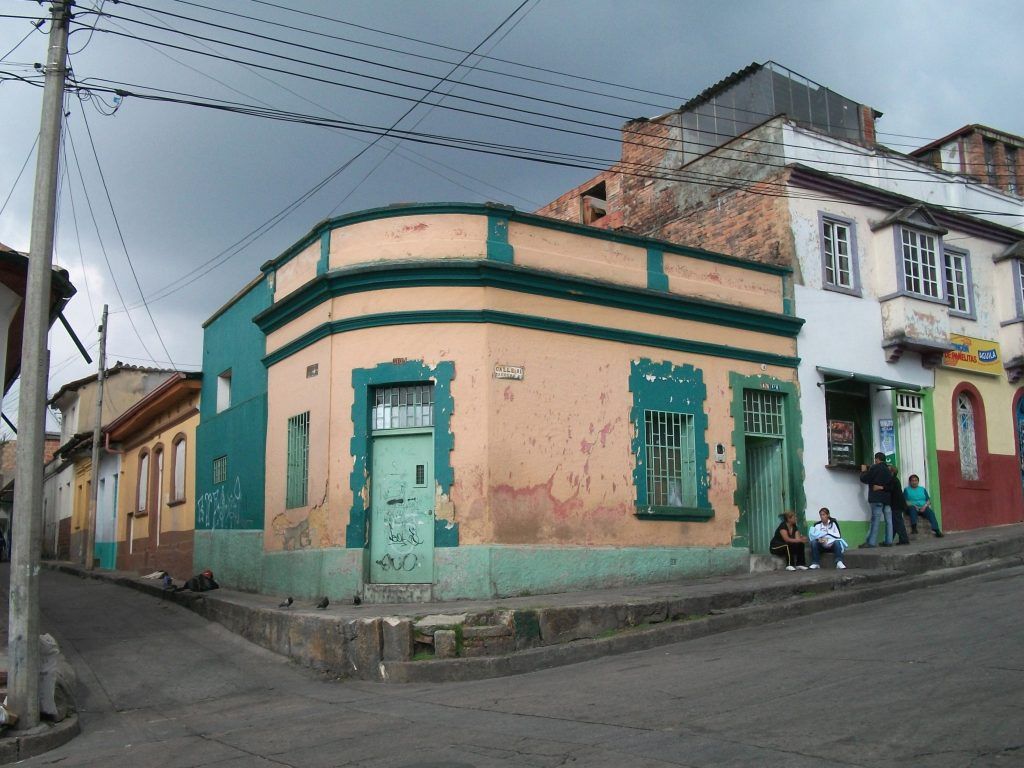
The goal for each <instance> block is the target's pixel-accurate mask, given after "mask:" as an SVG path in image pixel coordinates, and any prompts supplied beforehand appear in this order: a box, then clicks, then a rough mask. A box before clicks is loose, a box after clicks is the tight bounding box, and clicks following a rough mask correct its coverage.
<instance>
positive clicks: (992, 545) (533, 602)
mask: <svg viewBox="0 0 1024 768" xmlns="http://www.w3.org/2000/svg"><path fill="white" fill-rule="evenodd" d="M1022 562H1024V525H1011V526H1001V527H997V528H987V529H983V530H978V531H968V532H963V533H952V534H948V535H947V536H946V537H945V538H941V539H939V538H933V537H931V536H930V535H922V536H918V537H916V539H915V541H914V543H913V544H911V545H910V546H894V547H891V548H878V549H858V550H851V551H850V552H848V553H847V557H846V563H847V565H848V566H849V567H848V569H847V570H844V571H837V570H834V569H832V568H831V564H830V563H829V564H827V565H826V567H825V568H823V569H822V570H817V571H796V572H790V571H785V570H777V571H768V572H761V573H751V574H742V575H736V576H726V577H716V578H709V579H700V580H691V581H679V582H670V583H662V584H652V585H644V586H632V587H621V588H617V589H606V590H593V591H587V592H572V593H564V594H554V595H532V596H529V597H516V598H505V599H500V600H473V601H458V602H449V603H415V604H388V605H372V604H370V605H368V604H363V605H358V606H357V605H352V604H348V605H337V604H334V603H332V604H331V605H330V606H329V607H328V608H327V609H326V610H316V609H315V608H314V607H313V606H312V605H310V604H301V605H300V604H299V603H296V604H294V605H293V606H291V607H290V608H278V607H277V606H278V604H279V603H280V602H281V601H282V600H283V599H284V597H285V596H281V595H278V596H267V595H257V594H250V593H245V592H236V591H233V590H227V589H219V590H216V591H213V592H204V593H201V594H194V593H191V592H170V593H169V592H166V591H164V590H163V589H162V587H161V585H160V583H159V582H154V581H149V580H145V579H140V578H138V577H137V576H136V575H135V574H126V573H118V572H110V571H94V572H92V573H87V572H85V571H83V569H82V568H81V567H80V566H77V565H72V564H69V563H48V564H45V565H47V566H48V567H50V568H54V569H57V570H60V571H64V572H66V573H71V574H76V575H80V576H82V577H91V578H96V579H103V580H107V581H113V582H116V583H118V584H122V585H124V586H129V587H132V588H135V589H139V590H142V591H144V592H147V593H150V594H152V595H154V596H155V597H158V598H159V599H162V600H170V601H174V602H175V603H178V604H180V605H182V606H185V607H187V608H189V609H190V610H193V611H195V612H196V613H198V614H200V615H201V616H204V617H205V618H207V619H209V620H211V621H216V622H218V623H220V624H222V625H224V626H225V627H227V628H228V629H230V630H231V631H233V632H235V633H237V634H239V635H241V636H242V637H244V638H246V639H247V640H250V641H251V642H254V643H256V644H257V645H260V646H262V647H264V648H267V649H269V650H271V651H274V652H276V653H279V654H282V655H284V656H287V657H288V658H290V659H292V660H293V661H295V662H297V663H299V664H302V665H304V666H308V667H311V668H314V669H317V670H320V671H322V672H324V673H326V674H329V675H332V676H336V677H353V678H360V679H365V680H382V681H389V682H426V681H430V682H442V681H454V680H468V679H479V678H486V677H496V676H500V675H509V674H518V673H522V672H528V671H533V670H537V669H543V668H547V667H552V666H557V665H561V664H571V663H575V662H578V661H584V660H587V659H592V658H596V657H599V656H603V655H608V654H616V653H625V652H629V651H634V650H641V649H644V648H650V647H654V646H657V645H662V644H667V643H673V642H678V641H680V640H684V639H689V638H693V637H700V636H704V635H708V634H712V633H715V632H723V631H728V630H731V629H737V628H739V627H743V626H749V625H751V624H759V623H765V622H770V621H777V620H780V619H785V618H791V617H795V616H800V615H806V614H808V613H813V612H817V611H822V610H828V609H830V608H834V607H839V606H842V605H850V604H853V603H860V602H865V601H868V600H875V599H879V598H882V597H886V596H888V595H892V594H897V593H900V592H905V591H907V590H912V589H920V588H923V587H926V586H929V585H932V584H938V583H943V582H947V581H952V580H956V579H960V578H966V577H968V576H972V575H975V574H978V573H982V572H985V571H987V570H992V569H994V568H1001V567H1006V566H1009V565H1019V564H1021V563H1022Z"/></svg>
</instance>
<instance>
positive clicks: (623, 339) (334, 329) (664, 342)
mask: <svg viewBox="0 0 1024 768" xmlns="http://www.w3.org/2000/svg"><path fill="white" fill-rule="evenodd" d="M429 323H493V324H495V325H507V326H512V327H515V328H529V329H531V330H536V331H548V332H550V333H562V334H566V335H569V336H583V337H586V338H590V339H603V340H605V341H616V342H620V343H622V344H634V345H637V346H641V347H657V348H659V349H671V350H675V351H677V352H688V353H691V354H695V355H707V356H708V357H724V358H727V359H729V360H744V361H747V362H752V363H763V364H765V365H777V366H780V367H783V368H796V367H797V366H798V365H799V364H800V358H798V357H790V356H788V355H776V354H774V353H771V352H759V351H757V350H753V349H740V348H739V347H729V346H725V345H724V344H711V343H708V342H704V341H691V340H689V339H676V338H672V337H670V336H656V335H654V334H651V333H640V332H638V331H623V330H620V329H618V328H607V327H604V326H600V325H585V324H583V323H573V322H569V321H567V320H552V319H551V318H547V317H536V316H534V315H517V314H513V313H511V312H498V311H495V310H486V309H485V310H477V309H464V310H454V309H453V310H420V311H412V312H387V313H383V314H379V315H363V316H361V317H354V318H350V319H348V320H333V321H331V322H329V323H323V324H322V325H318V326H317V327H316V328H314V329H312V330H311V331H309V332H307V333H305V334H303V335H302V336H300V337H299V338H297V339H295V340H294V341H291V342H289V343H288V344H285V345H284V346H282V347H281V348H280V349H278V350H276V351H274V352H271V353H270V354H269V355H267V356H266V357H264V358H263V364H264V365H265V366H267V367H268V368H269V367H270V366H272V365H274V364H276V363H279V362H281V361H282V360H284V359H286V358H288V357H291V356H292V355H294V354H295V353H296V352H299V351H301V350H303V349H305V348H306V347H308V346H310V345H312V344H315V343H316V342H318V341H321V340H322V339H326V338H327V337H329V336H332V335H334V334H336V333H346V332H348V331H358V330H362V329H364V328H381V327H384V326H389V325H424V324H429Z"/></svg>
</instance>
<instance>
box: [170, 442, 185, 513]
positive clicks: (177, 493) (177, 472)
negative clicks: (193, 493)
mask: <svg viewBox="0 0 1024 768" xmlns="http://www.w3.org/2000/svg"><path fill="white" fill-rule="evenodd" d="M185 450H186V448H185V438H184V437H179V438H177V439H176V440H175V441H174V452H173V453H172V454H171V466H172V469H171V477H172V483H173V485H172V488H171V501H184V499H185Z"/></svg>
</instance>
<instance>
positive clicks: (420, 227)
mask: <svg viewBox="0 0 1024 768" xmlns="http://www.w3.org/2000/svg"><path fill="white" fill-rule="evenodd" d="M486 256H487V217H486V216H477V215H470V214H428V215H422V216H416V215H412V216H397V217H394V218H382V219H374V220H372V221H364V222H360V223H358V224H350V225H348V226H344V227H339V228H337V229H334V230H332V232H331V252H330V262H329V264H330V269H337V268H339V267H350V266H352V265H353V264H363V263H367V262H372V261H393V260H401V259H483V258H486Z"/></svg>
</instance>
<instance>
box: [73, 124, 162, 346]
mask: <svg viewBox="0 0 1024 768" xmlns="http://www.w3.org/2000/svg"><path fill="white" fill-rule="evenodd" d="M67 136H68V141H69V142H70V144H71V156H72V158H74V161H75V167H76V168H77V169H78V178H79V181H80V182H81V184H82V189H83V190H85V174H83V173H82V165H81V163H80V162H79V159H78V150H77V149H76V147H75V135H74V133H73V132H72V131H71V129H70V125H69V126H68V130H67ZM85 202H86V205H87V207H88V209H89V216H90V217H91V218H92V223H93V227H94V228H95V229H96V240H97V242H98V243H99V245H100V252H101V253H102V254H103V260H104V261H105V262H106V263H107V271H108V272H110V279H111V282H113V284H114V291H115V292H116V293H117V298H118V299H120V301H121V306H122V307H124V308H125V313H126V314H127V316H128V324H129V325H131V327H132V330H133V331H134V332H135V336H136V338H138V340H139V343H140V344H141V345H142V348H143V349H144V350H145V351H146V354H147V355H149V356H150V358H152V357H153V353H152V352H150V351H149V347H147V346H146V342H145V341H144V340H143V338H142V334H141V333H139V329H138V327H137V326H136V325H135V320H134V319H133V318H132V315H131V311H130V310H129V309H128V303H127V302H126V301H125V300H124V295H123V294H122V293H121V286H120V285H119V284H118V282H117V275H116V274H115V273H114V267H113V265H112V264H111V263H110V256H109V254H108V253H107V247H106V245H105V244H104V242H103V236H102V235H101V234H100V225H99V222H98V221H97V220H96V212H95V210H94V209H93V207H92V198H91V197H90V196H89V194H88V190H86V191H85Z"/></svg>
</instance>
